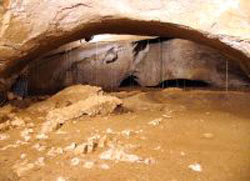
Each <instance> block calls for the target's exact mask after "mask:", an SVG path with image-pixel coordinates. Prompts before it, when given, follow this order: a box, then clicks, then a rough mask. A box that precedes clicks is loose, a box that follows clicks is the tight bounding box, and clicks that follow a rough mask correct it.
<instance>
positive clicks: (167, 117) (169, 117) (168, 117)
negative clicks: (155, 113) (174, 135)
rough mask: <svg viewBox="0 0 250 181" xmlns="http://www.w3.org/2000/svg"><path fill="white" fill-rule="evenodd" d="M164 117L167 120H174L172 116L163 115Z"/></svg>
mask: <svg viewBox="0 0 250 181" xmlns="http://www.w3.org/2000/svg"><path fill="white" fill-rule="evenodd" d="M162 117H164V118H166V119H171V118H173V117H172V116H170V115H168V114H163V115H162Z"/></svg>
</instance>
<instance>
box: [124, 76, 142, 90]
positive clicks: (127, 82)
mask: <svg viewBox="0 0 250 181" xmlns="http://www.w3.org/2000/svg"><path fill="white" fill-rule="evenodd" d="M136 79H137V77H136V76H134V75H130V76H128V77H127V78H125V79H124V80H123V81H122V82H121V84H120V87H135V86H140V84H139V83H138V82H137V81H136Z"/></svg>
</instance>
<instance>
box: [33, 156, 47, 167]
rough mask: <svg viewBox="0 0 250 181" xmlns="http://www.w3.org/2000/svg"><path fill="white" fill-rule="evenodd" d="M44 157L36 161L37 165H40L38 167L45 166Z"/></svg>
mask: <svg viewBox="0 0 250 181" xmlns="http://www.w3.org/2000/svg"><path fill="white" fill-rule="evenodd" d="M44 159H45V158H44V157H39V158H38V159H37V160H36V161H35V164H36V165H38V166H44V165H45V163H44Z"/></svg>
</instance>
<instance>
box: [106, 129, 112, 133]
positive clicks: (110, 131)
mask: <svg viewBox="0 0 250 181" xmlns="http://www.w3.org/2000/svg"><path fill="white" fill-rule="evenodd" d="M106 133H107V134H114V131H113V130H112V129H111V128H108V129H107V130H106Z"/></svg>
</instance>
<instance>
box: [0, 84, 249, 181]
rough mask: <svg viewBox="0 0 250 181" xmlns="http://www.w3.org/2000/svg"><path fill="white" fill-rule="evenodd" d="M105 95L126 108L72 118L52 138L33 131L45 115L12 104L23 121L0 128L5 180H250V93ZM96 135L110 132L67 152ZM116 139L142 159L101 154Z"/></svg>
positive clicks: (130, 92) (0, 173)
mask: <svg viewBox="0 0 250 181" xmlns="http://www.w3.org/2000/svg"><path fill="white" fill-rule="evenodd" d="M108 94H111V95H115V96H117V97H118V98H121V99H122V100H123V102H124V106H123V108H122V109H119V110H117V111H116V112H115V113H113V114H111V115H108V116H95V117H90V116H82V117H81V118H78V119H75V120H71V121H68V122H67V123H65V124H64V125H63V126H62V127H61V128H60V129H59V130H58V131H53V132H51V133H49V134H48V138H47V139H37V138H36V136H37V134H38V132H39V130H40V127H41V123H42V122H43V121H44V120H43V119H44V117H43V116H42V115H39V114H31V113H30V112H29V111H28V109H22V110H20V109H17V108H15V110H14V111H15V113H12V114H15V116H18V117H19V118H22V119H23V120H24V121H25V126H23V127H22V126H17V127H16V128H10V129H8V130H5V131H1V132H0V135H1V136H0V138H2V140H1V141H0V168H1V169H0V180H3V181H5V180H25V181H26V180H27V181H41V180H44V181H57V180H58V181H63V180H67V181H78V180H79V181H82V180H84V181H105V180H107V181H118V180H122V181H123V180H124V181H147V180H148V181H149V180H153V181H183V180H185V181H199V180H202V181H207V180H211V181H215V180H219V181H249V180H250V92H247V91H246V92H238V91H231V92H224V91H208V90H186V91H183V90H181V89H164V90H156V89H154V90H150V89H148V90H139V89H138V90H137V89H135V90H123V91H120V92H113V93H108ZM30 123H34V125H32V124H30ZM27 127H30V128H31V129H32V130H33V131H34V132H33V133H31V132H32V131H30V133H29V134H27V135H30V136H31V139H28V138H27V139H26V141H24V139H25V137H22V136H21V135H20V132H22V131H23V130H24V129H25V128H27ZM124 130H125V131H124ZM94 135H98V136H101V137H103V136H106V137H107V139H106V142H107V143H106V144H105V145H104V147H101V146H99V145H100V144H99V143H98V144H99V145H97V146H96V147H95V148H94V149H93V150H91V151H90V152H89V153H81V154H76V153H75V152H74V149H73V150H71V151H65V147H67V146H69V145H71V144H72V143H76V144H80V143H82V142H84V141H86V140H87V139H88V138H89V137H91V136H94ZM6 136H7V137H6ZM17 140H22V141H23V142H20V141H19V143H16V142H17ZM37 143H39V144H40V145H37ZM7 145H12V146H13V145H16V147H15V146H14V147H10V148H7V147H6V146H7ZM34 145H36V146H35V147H34ZM110 145H111V146H110ZM112 146H117V147H122V148H124V150H125V152H126V153H127V154H128V155H130V156H131V155H133V156H134V157H135V156H138V157H140V159H139V160H133V159H132V157H131V158H130V157H129V158H128V159H127V160H126V159H122V157H117V158H116V160H102V159H101V158H100V154H102V153H104V152H105V151H107V150H109V149H110V147H112ZM52 147H55V148H58V150H57V151H55V153H54V155H53V154H52V155H51V154H48V152H49V151H50V153H51V148H52ZM38 149H40V151H39V150H38ZM134 157H133V158H134ZM38 158H40V159H38ZM43 159H44V161H43ZM72 159H73V160H72ZM130 159H132V161H131V160H130ZM39 160H40V161H39ZM74 160H75V161H74ZM79 161H80V162H79Z"/></svg>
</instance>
